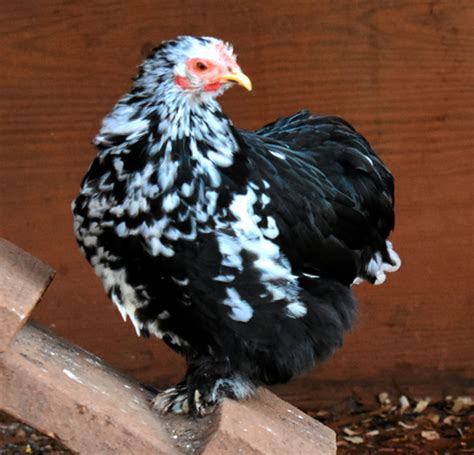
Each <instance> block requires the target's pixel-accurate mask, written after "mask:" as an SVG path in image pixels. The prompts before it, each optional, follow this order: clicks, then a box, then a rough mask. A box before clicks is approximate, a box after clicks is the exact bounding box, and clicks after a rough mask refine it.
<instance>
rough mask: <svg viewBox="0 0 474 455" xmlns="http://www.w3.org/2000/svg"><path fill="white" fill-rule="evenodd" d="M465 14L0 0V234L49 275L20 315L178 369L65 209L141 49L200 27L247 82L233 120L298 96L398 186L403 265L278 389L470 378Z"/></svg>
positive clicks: (151, 369)
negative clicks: (147, 333)
mask: <svg viewBox="0 0 474 455" xmlns="http://www.w3.org/2000/svg"><path fill="white" fill-rule="evenodd" d="M473 24H474V4H473V3H472V1H470V0H456V1H450V0H441V1H436V0H433V1H427V0H397V1H395V0H392V1H390V0H388V1H384V2H380V1H378V0H363V1H357V2H354V1H350V0H319V1H318V2H314V1H309V0H307V1H306V0H305V1H297V2H293V3H292V4H291V6H290V5H289V4H288V3H287V2H283V1H281V0H278V1H273V2H271V3H266V2H258V3H257V2H252V1H250V0H241V1H239V2H217V1H210V0H200V1H197V2H196V1H191V0H182V1H180V2H164V1H161V0H159V1H157V0H140V1H135V2H133V3H132V2H125V1H118V0H107V1H104V2H92V1H79V0H69V1H59V0H51V1H49V2H34V1H32V0H28V1H27V0H21V1H16V2H1V4H0V47H1V52H0V65H1V68H2V71H1V72H0V78H1V91H0V235H1V236H4V237H6V238H7V239H9V240H11V241H13V242H15V243H17V244H19V245H20V246H22V247H23V248H25V249H27V250H28V251H30V252H32V253H33V254H35V255H37V256H39V257H40V258H42V259H43V260H45V261H46V262H48V263H50V264H51V265H52V266H53V267H54V268H55V269H56V270H57V271H58V276H57V278H56V280H55V282H54V283H53V285H52V287H51V289H50V291H49V292H48V295H47V298H46V299H45V301H44V303H43V304H42V306H41V307H40V308H39V309H38V311H37V312H35V314H34V316H35V317H36V318H37V319H38V320H41V321H42V322H44V323H48V324H49V325H51V326H54V327H55V330H57V331H58V332H59V333H60V334H62V335H64V336H66V337H67V338H69V339H71V340H72V341H74V342H76V343H79V344H80V345H82V346H84V347H85V348H86V349H89V350H92V351H94V352H96V353H97V354H98V355H100V356H103V357H105V358H106V359H107V360H108V361H109V362H110V363H112V364H113V365H114V366H116V367H119V368H124V369H125V370H127V371H128V372H130V373H131V374H134V375H135V376H136V377H138V378H139V379H142V380H145V381H153V382H155V383H158V384H164V383H169V382H170V381H173V380H177V379H178V378H179V376H180V374H181V373H182V371H183V363H182V361H181V360H180V359H179V358H178V357H177V356H176V355H175V354H173V353H172V352H170V351H169V350H168V349H167V348H166V347H165V346H163V345H162V344H161V343H159V342H154V341H153V342H147V341H144V340H140V339H137V338H135V335H134V332H133V329H132V327H131V326H129V325H125V324H123V323H122V322H121V319H120V317H119V315H118V313H117V312H116V311H115V310H114V308H113V307H112V305H110V303H109V302H108V301H107V299H106V298H105V297H104V295H103V292H102V289H101V286H100V284H99V283H98V281H97V279H96V278H95V276H94V274H93V272H92V271H91V270H90V268H89V267H88V265H87V264H86V263H85V261H84V260H83V258H82V257H81V255H80V253H79V251H78V249H77V247H76V245H75V242H74V239H73V234H72V228H71V214H70V208H69V204H70V201H71V200H72V198H73V197H74V195H75V194H76V192H77V190H78V186H79V183H80V180H81V178H82V175H83V174H84V172H85V170H86V168H87V166H88V164H89V162H90V161H91V159H92V158H93V156H94V154H95V150H94V148H93V147H92V146H91V145H90V140H91V138H92V137H93V136H94V134H95V133H96V131H97V130H98V127H99V124H100V121H101V118H102V117H103V116H104V115H105V114H106V113H107V112H108V111H109V110H110V108H111V107H112V105H113V104H114V103H115V101H116V100H117V98H118V97H119V96H120V95H121V94H122V93H123V92H124V91H126V90H127V88H128V87H129V85H130V84H129V78H130V77H131V76H132V75H133V74H134V72H135V70H136V65H137V64H138V63H139V62H140V60H141V58H142V54H143V53H144V52H145V50H146V49H149V48H150V46H151V45H152V43H158V42H160V41H161V40H162V39H165V38H170V37H173V36H175V35H178V34H206V35H215V36H220V37H223V38H225V39H227V40H229V41H231V42H232V43H233V44H234V46H235V48H236V50H237V52H238V53H239V61H240V64H241V66H242V68H243V69H244V70H245V72H246V73H247V74H249V75H250V77H251V78H252V81H253V83H254V91H253V92H252V94H250V95H247V94H244V93H243V92H239V91H238V90H234V91H231V92H230V93H228V94H226V96H225V97H224V98H223V100H222V102H223V105H224V107H225V109H226V111H227V113H228V114H229V115H230V116H231V118H232V119H233V120H234V123H235V124H237V125H239V126H241V127H247V128H254V127H257V126H259V125H262V124H263V123H265V122H268V121H271V120H272V119H274V118H275V117H278V116H281V115H285V114H289V113H292V112H294V111H296V110H298V109H300V108H302V107H309V108H311V109H312V110H313V111H316V112H322V113H335V114H338V115H340V116H342V117H345V118H347V119H348V120H350V121H351V122H352V123H353V124H354V125H355V126H356V127H357V128H358V129H359V130H360V131H361V132H363V133H364V134H365V135H366V136H367V138H368V139H369V140H370V141H371V142H372V143H373V144H374V146H375V147H376V148H377V150H378V151H379V153H380V155H381V156H382V158H383V159H384V160H385V161H386V163H387V164H388V165H389V167H390V168H391V169H392V171H393V172H394V174H395V177H396V180H397V215H398V220H397V221H398V223H397V230H396V232H395V233H394V235H393V240H394V243H395V245H396V248H397V250H398V251H399V253H400V254H401V256H402V259H403V267H402V269H401V270H400V271H399V272H398V273H397V274H395V275H392V276H390V277H389V279H388V282H387V283H386V284H384V285H383V286H381V287H377V288H375V287H370V286H368V285H363V286H360V287H358V288H357V289H356V292H357V295H358V296H359V298H360V301H361V305H360V317H359V321H358V323H357V326H356V327H355V328H354V330H353V331H352V333H351V334H350V335H349V336H348V337H347V342H346V344H345V347H344V349H343V350H342V351H341V352H339V353H338V354H337V355H336V356H335V357H334V359H333V360H331V361H330V362H329V363H328V364H326V365H324V366H323V367H322V368H321V369H320V370H319V371H315V372H313V373H312V374H311V375H310V376H308V377H305V378H302V379H300V380H299V381H297V382H296V383H293V384H290V385H288V386H285V387H283V388H280V389H279V391H280V393H281V395H283V396H284V397H291V399H292V401H293V402H294V403H297V404H300V403H303V404H304V405H305V406H316V405H317V404H318V403H320V402H321V401H322V400H334V399H337V398H338V397H340V396H342V394H345V393H347V392H348V391H350V389H351V388H352V387H353V386H364V385H366V386H367V387H373V388H374V389H377V388H378V387H382V386H385V385H386V384H389V385H390V384H394V383H395V382H396V383H397V384H399V385H400V386H402V385H403V384H405V385H407V384H410V383H413V384H417V389H416V390H417V391H420V393H421V392H422V391H423V390H434V388H436V387H437V388H438V390H439V389H440V388H442V387H445V386H446V387H448V386H449V385H450V384H451V385H453V384H459V385H461V386H462V387H464V388H469V387H474V386H473V382H474V377H473V376H474V350H473V349H472V344H473V336H474V335H473V333H474V305H473V298H472V297H473V293H472V290H473V285H472V281H473V280H472V272H473V271H474V270H473V269H474V267H473V253H472V252H473V245H472V224H473V204H472V200H473V156H474V155H473V145H474V140H473V133H472V132H473V120H474V115H473V114H474V96H473V95H474V93H473V92H474V59H473V49H474V33H473V30H474V27H473ZM419 377H421V378H423V379H422V380H418V378H419ZM438 380H439V381H440V382H439V383H437V381H438ZM311 390H314V393H311ZM329 390H335V391H336V392H335V393H332V392H331V393H328V391H329ZM320 391H324V393H322V392H320Z"/></svg>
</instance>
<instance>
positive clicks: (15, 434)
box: [0, 412, 73, 455]
mask: <svg viewBox="0 0 474 455" xmlns="http://www.w3.org/2000/svg"><path fill="white" fill-rule="evenodd" d="M51 436H53V435H51ZM72 453H73V452H71V451H69V450H68V449H66V448H64V447H63V446H62V445H61V444H60V443H59V442H57V441H56V440H54V439H53V438H51V437H49V436H47V435H45V434H43V433H40V432H38V431H36V430H34V429H33V428H31V427H29V426H28V425H25V424H23V423H21V422H18V421H16V420H15V419H13V418H12V417H10V416H8V415H7V414H4V413H2V412H0V455H24V454H32V455H37V454H38V455H40V454H41V455H42V454H48V455H69V454H72Z"/></svg>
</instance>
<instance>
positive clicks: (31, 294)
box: [0, 238, 54, 353]
mask: <svg viewBox="0 0 474 455" xmlns="http://www.w3.org/2000/svg"><path fill="white" fill-rule="evenodd" d="M53 276H54V270H53V269H52V268H51V267H49V266H48V265H46V264H44V263H43V262H41V261H40V260H38V259H36V258H34V257H33V256H31V255H29V254H28V253H26V252H25V251H23V250H22V249H20V248H18V247H16V246H15V245H13V244H12V243H10V242H7V241H6V240H3V239H1V238H0V353H1V352H3V351H5V350H6V349H7V347H8V345H9V343H10V342H11V340H12V339H13V337H14V336H15V335H16V333H17V332H18V331H19V330H20V329H21V328H22V327H23V324H24V323H25V322H26V320H27V318H28V316H29V315H30V313H31V311H32V310H33V308H34V307H35V305H36V304H37V303H38V301H39V299H40V298H41V296H42V295H43V292H44V291H45V290H46V288H47V287H48V285H49V283H50V282H51V280H52V279H53Z"/></svg>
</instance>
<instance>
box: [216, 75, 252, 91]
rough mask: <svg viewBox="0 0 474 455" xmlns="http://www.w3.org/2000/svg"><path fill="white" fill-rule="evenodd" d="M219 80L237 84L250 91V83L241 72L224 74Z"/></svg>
mask: <svg viewBox="0 0 474 455" xmlns="http://www.w3.org/2000/svg"><path fill="white" fill-rule="evenodd" d="M221 80H222V81H233V82H237V84H239V85H241V86H242V87H244V88H246V89H247V90H248V91H249V92H251V91H252V81H251V80H250V79H249V78H248V76H246V75H245V74H244V73H242V72H238V73H229V74H225V75H224V76H221Z"/></svg>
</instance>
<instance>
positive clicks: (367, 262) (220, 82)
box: [73, 37, 400, 415]
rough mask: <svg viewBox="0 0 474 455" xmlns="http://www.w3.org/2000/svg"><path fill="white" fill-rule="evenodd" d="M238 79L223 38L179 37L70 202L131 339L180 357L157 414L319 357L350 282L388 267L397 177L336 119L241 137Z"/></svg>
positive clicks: (115, 113)
mask: <svg viewBox="0 0 474 455" xmlns="http://www.w3.org/2000/svg"><path fill="white" fill-rule="evenodd" d="M235 82H238V83H239V84H241V85H244V86H246V87H247V88H250V86H249V84H250V81H249V80H248V78H246V76H245V75H243V73H241V71H240V68H239V67H238V65H237V63H236V61H235V56H234V54H233V51H232V49H231V47H230V46H229V45H228V44H224V43H223V42H222V41H220V40H217V39H215V38H207V37H206V38H195V37H179V38H177V39H176V40H173V41H168V42H165V43H163V44H162V45H161V46H160V47H158V48H157V49H156V50H155V51H154V53H153V54H152V55H151V56H150V57H149V58H148V59H147V60H145V62H144V63H143V65H142V66H141V70H140V74H139V75H138V76H137V78H136V79H135V81H134V85H133V88H132V90H131V92H130V93H128V94H126V95H125V96H124V97H123V98H122V99H121V100H120V101H119V102H118V104H117V105H116V106H115V107H114V109H113V110H112V112H111V113H110V114H109V115H108V116H107V117H106V118H105V119H104V122H103V125H102V129H101V131H100V133H99V134H98V136H97V137H96V139H95V144H96V145H97V148H98V150H99V152H98V155H97V158H96V159H95V160H94V161H93V163H92V165H91V167H90V169H89V171H88V172H87V174H86V176H85V178H84V181H83V183H82V186H81V191H80V194H79V195H78V197H77V198H76V200H75V201H74V203H73V212H74V226H75V233H76V236H77V239H78V242H79V245H80V247H81V250H82V251H83V253H84V254H85V256H86V258H87V260H88V261H89V262H90V263H91V264H92V266H93V267H94V269H95V272H96V273H97V275H98V276H99V277H100V279H101V280H102V282H103V284H104V287H105V290H106V292H107V293H108V295H109V296H110V298H111V300H112V302H113V303H114V304H115V305H116V306H117V308H118V309H119V311H120V312H121V314H122V316H123V318H124V319H126V318H127V317H129V318H130V319H131V321H132V322H133V325H134V327H135V330H136V332H137V334H139V335H144V336H148V335H149V334H152V335H156V336H158V337H160V338H162V339H163V340H164V341H165V342H166V343H167V344H168V345H169V346H171V347H172V348H173V349H175V350H177V351H179V352H181V353H182V354H183V355H185V357H186V360H187V364H188V371H187V374H186V377H185V379H184V380H183V382H182V383H181V384H179V385H178V386H176V387H172V388H170V389H167V390H165V391H163V392H161V393H160V394H159V395H158V396H157V397H156V399H155V401H154V406H155V408H156V409H158V410H159V411H161V412H167V411H173V412H176V413H187V412H192V413H194V414H198V415H203V414H206V413H208V412H210V411H211V410H212V409H213V408H214V407H215V405H216V403H218V402H219V401H220V400H221V399H222V398H223V397H231V398H235V399H240V398H245V397H247V396H249V395H251V394H252V392H253V391H254V389H255V386H256V385H258V384H260V383H265V384H272V383H281V382H284V381H287V380H289V379H290V378H291V377H292V376H294V375H296V374H299V373H301V372H304V371H306V370H308V369H309V368H311V367H313V366H314V365H315V364H317V363H319V362H321V361H322V360H324V359H326V358H327V357H328V356H329V355H330V354H331V353H332V352H333V351H334V350H335V349H336V348H338V347H339V346H340V345H341V343H342V339H343V333H344V332H345V331H346V330H348V329H349V328H350V326H351V323H352V321H353V318H354V315H355V311H356V303H355V300H354V298H353V296H352V294H351V288H350V287H351V285H352V284H353V283H357V282H359V281H361V280H367V281H369V282H371V283H375V284H378V283H381V282H383V281H384V279H385V272H391V271H394V270H396V269H397V268H398V267H399V265H400V260H399V258H398V256H397V254H396V253H395V252H394V250H393V249H392V246H391V243H390V242H389V241H388V240H387V238H388V236H389V233H390V231H391V230H392V229H393V227H394V212H393V204H394V198H393V191H394V189H393V178H392V175H391V174H390V172H389V171H388V169H387V168H386V167H385V165H384V164H383V162H382V161H381V159H380V158H379V157H378V156H377V155H376V154H375V152H374V151H373V150H372V148H371V147H370V145H369V144H368V143H367V141H366V140H365V139H364V138H363V137H362V136H361V135H360V134H359V133H357V132H356V131H355V130H354V128H352V126H351V125H349V124H348V123H347V122H345V121H344V120H341V119H339V118H337V117H327V116H318V115H313V114H311V113H310V112H308V111H302V112H299V113H297V114H295V115H293V116H291V117H288V118H282V119H279V120H277V121H276V122H274V123H272V124H269V125H267V126H265V127H263V128H262V129H260V130H258V131H255V132H249V131H243V130H239V129H237V128H235V127H234V126H233V125H232V123H231V121H230V120H229V119H228V118H227V117H226V116H225V114H224V113H223V112H222V110H221V108H220V106H219V104H218V103H217V101H216V97H217V95H220V94H221V93H223V92H224V91H225V90H226V89H227V88H229V87H230V86H232V85H233V84H234V83H235Z"/></svg>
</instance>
